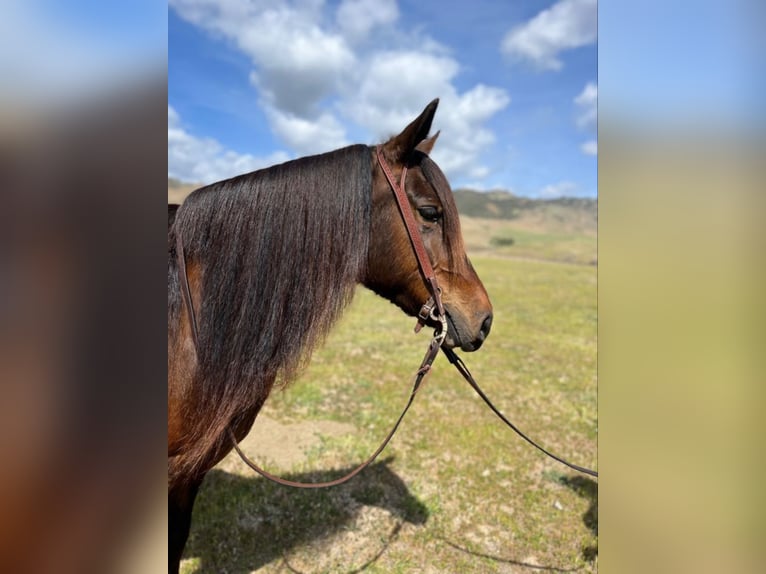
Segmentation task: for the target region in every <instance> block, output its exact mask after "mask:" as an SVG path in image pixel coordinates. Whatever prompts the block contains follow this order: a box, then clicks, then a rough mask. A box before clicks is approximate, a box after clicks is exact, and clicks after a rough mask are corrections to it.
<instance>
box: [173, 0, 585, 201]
mask: <svg viewBox="0 0 766 574" xmlns="http://www.w3.org/2000/svg"><path fill="white" fill-rule="evenodd" d="M596 12H597V9H596V2H595V0H558V1H556V2H551V1H549V0H543V1H540V0H531V1H518V2H498V1H492V0H473V1H471V2H463V1H454V0H447V1H437V0H414V1H412V0H340V1H330V0H250V1H248V0H170V1H169V8H168V15H167V30H168V176H170V177H174V178H177V179H180V180H182V181H190V182H200V183H210V182H213V181H218V180H221V179H225V178H227V177H231V176H234V175H237V174H240V173H245V172H248V171H252V170H254V169H258V168H261V167H265V166H268V165H271V164H274V163H278V162H282V161H285V160H288V159H292V158H295V157H301V156H304V155H310V154H315V153H321V152H325V151H329V150H332V149H337V148H339V147H342V146H345V145H350V144H354V143H365V144H371V145H372V144H376V143H379V142H381V141H384V140H385V139H387V138H388V137H390V136H392V135H395V134H396V133H399V132H400V131H401V130H402V129H403V128H404V126H405V125H407V123H409V122H410V121H411V120H413V119H414V118H415V117H417V115H418V114H419V113H420V112H421V111H422V110H423V108H424V107H425V105H426V104H428V102H430V101H431V100H432V99H434V98H437V97H438V98H440V103H439V108H438V111H437V113H436V118H435V120H434V125H433V128H432V131H436V130H441V135H440V137H439V141H438V143H437V145H436V147H435V149H434V151H433V153H432V157H433V158H434V160H435V161H436V162H437V163H438V164H439V165H440V166H441V167H442V169H443V170H444V172H445V173H446V175H447V177H448V178H449V180H450V182H451V184H452V186H453V188H460V187H470V188H473V189H477V190H482V191H483V190H494V189H504V190H508V191H511V192H513V193H515V194H518V195H523V196H528V197H542V198H552V197H558V196H581V197H595V196H596V195H597V175H596V173H597V171H596V169H597V143H596V140H597V138H596V115H597V114H596V101H597V94H598V83H597V82H598V77H597V29H596V21H597V16H596Z"/></svg>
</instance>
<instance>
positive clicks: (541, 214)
mask: <svg viewBox="0 0 766 574" xmlns="http://www.w3.org/2000/svg"><path fill="white" fill-rule="evenodd" d="M454 196H455V203H456V204H457V208H458V211H459V212H460V215H461V216H462V217H476V218H481V219H506V220H513V221H516V222H517V223H522V224H526V226H529V225H532V226H534V227H541V228H546V229H549V228H555V229H557V230H559V231H568V232H583V233H590V232H593V233H595V232H596V228H597V226H598V223H597V214H598V203H597V200H596V199H590V198H584V197H559V198H556V199H531V198H528V197H519V196H517V195H514V194H512V193H509V192H507V191H489V192H480V191H473V190H471V189H457V190H455V192H454ZM535 224H537V225H535Z"/></svg>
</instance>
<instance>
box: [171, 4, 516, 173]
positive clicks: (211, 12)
mask: <svg viewBox="0 0 766 574" xmlns="http://www.w3.org/2000/svg"><path fill="white" fill-rule="evenodd" d="M170 5H171V6H172V7H173V8H174V9H175V10H176V12H177V13H178V14H179V15H180V16H181V17H182V18H184V19H185V20H187V21H189V22H191V23H192V24H194V25H195V26H198V27H200V28H202V29H204V30H206V31H208V32H209V33H211V34H213V35H218V36H222V37H223V38H225V39H226V40H227V41H229V42H230V43H232V44H233V46H234V47H235V48H236V49H238V50H240V51H241V52H243V53H244V54H245V55H247V56H248V58H249V59H250V61H251V63H252V66H253V69H252V70H251V72H250V81H251V84H252V85H253V86H254V87H255V88H256V89H257V91H258V93H259V94H260V105H261V107H262V108H263V110H264V113H265V115H266V117H267V119H268V121H269V125H270V126H271V129H272V131H273V133H274V134H275V135H277V137H279V138H280V140H281V141H282V142H284V143H285V145H287V146H289V148H291V149H292V150H293V151H295V152H296V153H298V154H306V153H318V152H321V151H327V150H330V149H334V148H337V147H340V146H342V145H346V144H347V143H349V142H348V141H347V135H346V134H347V130H348V131H352V130H353V131H354V132H355V133H357V134H358V133H359V130H357V129H354V128H356V127H358V128H362V133H361V135H362V138H363V137H364V136H365V135H368V137H369V139H368V140H367V141H366V143H376V142H379V141H382V140H384V139H386V138H387V137H389V136H391V135H393V134H395V133H398V132H399V131H401V130H402V129H403V128H404V126H406V125H407V124H408V123H409V122H410V121H412V120H413V119H414V118H415V117H416V116H417V115H418V114H419V113H420V112H421V111H422V110H423V107H424V106H425V104H427V103H428V102H429V101H430V100H431V99H432V98H435V97H439V98H440V99H441V105H440V107H439V112H438V113H437V115H436V122H435V126H434V129H440V128H441V129H442V130H443V132H444V137H443V138H441V139H440V140H439V143H438V144H437V146H436V149H435V152H434V158H435V159H436V161H438V162H439V163H440V165H441V166H442V169H444V171H445V173H447V175H448V176H449V177H451V178H457V177H462V178H472V179H480V178H483V177H485V176H486V175H487V174H488V173H489V169H488V168H487V167H485V166H483V165H481V162H480V158H481V152H482V151H483V150H485V149H486V147H487V146H489V145H490V144H491V143H492V142H493V141H494V134H493V133H492V131H491V130H490V129H488V128H487V127H486V125H485V124H486V122H487V121H488V120H489V119H490V118H491V117H492V116H493V115H494V114H495V113H497V112H498V111H500V110H501V109H503V108H504V107H506V106H507V105H508V103H509V102H510V98H509V96H508V95H507V93H506V92H505V91H504V90H501V89H499V88H495V87H490V86H485V85H481V84H479V85H476V86H474V87H472V88H470V89H467V90H466V91H464V92H462V93H460V92H458V90H457V88H456V87H455V83H454V82H455V78H456V76H457V75H458V73H459V71H460V67H459V65H458V63H457V61H456V60H455V59H454V58H453V57H451V56H450V55H449V53H448V51H447V50H446V49H445V48H444V47H443V46H441V45H439V44H438V43H437V42H435V41H434V40H432V39H431V38H429V37H427V36H425V35H423V34H419V35H414V34H408V32H407V30H401V29H400V27H397V26H395V24H396V23H397V20H398V18H399V10H398V7H397V4H396V2H395V0H343V1H342V2H341V3H340V5H339V6H338V8H337V10H336V11H335V12H334V13H333V12H330V10H333V8H332V7H330V6H328V5H326V4H325V3H324V2H323V1H322V0H303V1H300V0H296V1H294V2H275V1H268V0H261V1H256V2H247V1H246V0H170ZM333 16H334V17H333ZM372 34H386V38H387V46H389V49H387V50H386V51H379V50H377V49H376V48H375V43H373V42H366V43H365V42H361V41H360V40H364V39H365V37H369V36H370V35H372ZM352 45H354V46H356V48H355V51H352V48H351V46H352ZM360 46H361V47H360ZM397 46H399V47H398V48H397ZM352 124H353V125H352ZM357 137H358V136H357Z"/></svg>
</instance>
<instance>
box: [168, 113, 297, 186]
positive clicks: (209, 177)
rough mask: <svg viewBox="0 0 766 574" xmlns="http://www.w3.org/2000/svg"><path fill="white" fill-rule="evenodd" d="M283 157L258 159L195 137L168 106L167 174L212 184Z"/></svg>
mask: <svg viewBox="0 0 766 574" xmlns="http://www.w3.org/2000/svg"><path fill="white" fill-rule="evenodd" d="M287 159H288V156H287V154H286V153H284V152H281V151H278V152H275V153H273V154H271V155H270V156H268V157H263V158H259V157H255V156H252V155H250V154H240V153H237V152H234V151H232V150H227V149H225V148H224V147H223V146H222V145H221V144H220V143H219V142H217V141H216V140H214V139H212V138H200V137H196V136H194V135H192V134H190V133H189V132H187V131H186V130H185V129H184V127H183V126H182V123H181V118H180V116H179V115H178V112H176V110H175V109H174V108H173V107H172V106H168V177H174V178H176V179H179V180H181V181H188V182H193V183H212V182H214V181H220V180H222V179H227V178H229V177H233V176H235V175H239V174H242V173H247V172H250V171H253V170H256V169H260V168H262V167H266V166H269V165H272V164H274V163H280V162H283V161H286V160H287Z"/></svg>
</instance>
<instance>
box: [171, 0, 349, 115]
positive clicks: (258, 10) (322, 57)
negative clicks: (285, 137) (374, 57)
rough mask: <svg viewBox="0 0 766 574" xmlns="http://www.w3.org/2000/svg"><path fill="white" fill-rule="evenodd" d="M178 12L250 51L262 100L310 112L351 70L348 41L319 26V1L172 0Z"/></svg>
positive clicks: (289, 109)
mask: <svg viewBox="0 0 766 574" xmlns="http://www.w3.org/2000/svg"><path fill="white" fill-rule="evenodd" d="M170 5H171V6H172V7H173V8H174V9H175V10H176V12H177V13H178V15H179V16H181V17H182V18H183V19H185V20H187V21H188V22H191V23H192V24H194V25H196V26H198V27H199V28H202V29H205V30H207V31H209V32H212V33H213V34H217V35H220V36H223V37H224V38H225V39H226V40H227V41H229V42H231V43H233V44H234V46H235V47H236V48H237V49H239V50H240V51H241V52H242V53H244V54H245V55H246V56H248V57H249V58H250V60H251V62H252V63H253V65H254V66H255V67H256V69H257V71H256V72H255V74H253V75H251V79H252V80H253V81H254V83H255V84H256V86H257V87H258V89H259V91H260V92H261V96H262V98H263V103H264V104H265V105H267V106H270V107H272V108H276V109H279V110H281V111H284V112H289V113H292V114H297V115H300V116H303V117H308V116H310V115H311V114H312V113H313V114H318V109H317V104H318V103H319V102H320V101H321V100H322V99H323V98H324V97H326V96H327V95H328V94H330V93H332V92H333V91H334V90H336V89H337V88H338V84H339V81H340V80H341V78H342V77H343V76H344V74H345V73H347V71H348V70H350V69H353V67H354V65H355V57H354V54H353V53H352V51H351V49H350V48H349V46H348V44H347V42H346V40H345V39H344V38H343V37H342V36H341V35H340V34H337V33H333V32H331V31H327V30H324V29H322V28H321V26H320V23H321V15H322V14H321V8H322V3H321V2H299V3H296V5H295V6H292V5H290V4H289V3H286V2H273V1H268V0H266V1H264V0H261V1H255V2H248V1H247V0H170Z"/></svg>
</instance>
